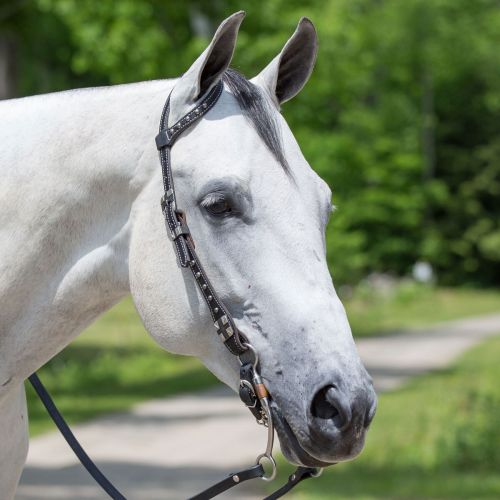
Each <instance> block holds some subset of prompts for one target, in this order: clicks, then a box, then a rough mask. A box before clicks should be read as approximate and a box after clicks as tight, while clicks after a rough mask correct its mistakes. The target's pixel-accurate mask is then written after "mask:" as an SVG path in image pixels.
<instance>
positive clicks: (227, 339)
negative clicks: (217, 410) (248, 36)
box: [29, 81, 321, 500]
mask: <svg viewBox="0 0 500 500" xmlns="http://www.w3.org/2000/svg"><path fill="white" fill-rule="evenodd" d="M222 90H223V83H222V81H219V83H217V85H215V86H214V87H213V88H212V89H211V90H210V92H208V93H207V94H206V95H205V96H204V97H203V98H201V99H200V100H199V101H198V103H197V104H196V106H195V107H194V108H193V109H192V110H191V111H190V112H189V113H187V114H186V115H185V116H184V117H182V118H181V119H180V120H179V121H177V122H176V123H175V124H174V125H172V126H171V127H168V114H169V110H170V96H169V98H168V99H167V101H166V103H165V106H164V108H163V112H162V115H161V120H160V127H159V133H158V135H157V136H156V147H157V149H158V152H159V156H160V163H161V169H162V177H163V188H164V194H163V196H162V197H161V201H160V204H161V210H162V212H163V216H164V218H165V227H166V229H167V233H168V235H169V236H170V239H171V240H172V243H173V245H174V248H175V252H176V255H177V261H178V263H179V265H180V267H181V268H188V269H189V270H190V271H191V273H192V275H193V277H194V282H195V283H196V285H197V287H198V290H199V291H200V293H201V295H202V297H203V299H204V300H205V303H206V304H207V306H208V310H209V312H210V315H211V317H212V322H213V324H214V327H215V330H216V332H217V335H218V337H219V338H220V340H221V341H222V342H223V344H224V345H225V346H226V348H227V349H228V350H229V352H230V353H231V354H233V355H234V356H236V357H237V358H238V360H239V363H240V386H239V395H240V399H241V400H242V401H243V403H244V404H245V405H246V406H247V407H248V409H249V410H250V411H251V413H252V415H253V416H254V417H255V419H256V421H257V423H258V424H260V425H263V426H265V427H267V446H266V449H265V451H264V452H263V453H261V454H260V455H259V456H258V457H257V458H256V461H255V463H254V464H253V465H252V466H250V467H248V468H246V469H243V470H241V471H239V472H235V473H231V474H229V475H228V476H227V477H226V478H224V479H222V480H221V481H219V482H218V483H216V484H214V485H212V486H210V487H209V488H207V489H206V490H204V491H202V492H201V493H199V494H198V495H195V496H193V497H191V500H208V499H210V498H213V497H215V496H216V495H219V494H220V493H223V492H224V491H227V490H229V489H230V488H233V487H234V486H237V485H238V484H241V483H243V482H245V481H248V480H250V479H256V478H260V479H263V480H264V481H272V480H273V479H274V478H275V476H276V462H275V460H274V458H273V455H272V451H273V442H274V426H273V418H272V413H271V409H270V405H269V401H270V398H271V396H270V394H269V392H268V390H267V388H266V386H265V384H264V382H263V380H262V378H261V376H260V374H259V356H258V353H257V351H256V350H255V349H254V347H253V346H252V345H251V344H250V342H249V341H248V339H247V338H246V337H245V336H244V335H243V334H242V333H241V332H240V331H239V330H238V328H237V327H236V325H235V322H234V320H233V317H232V316H231V314H230V312H229V311H228V309H227V307H226V306H225V305H224V303H223V302H222V300H221V299H220V297H219V296H218V295H217V293H216V291H215V289H214V287H213V286H212V283H211V282H210V280H209V279H208V276H207V274H206V272H205V270H204V269H203V266H202V265H201V262H200V260H199V258H198V256H197V254H196V251H195V242H194V239H193V236H192V235H191V232H190V230H189V226H188V224H187V217H186V214H185V212H184V211H183V210H181V209H179V207H178V205H177V198H176V193H175V187H174V180H173V175H172V164H171V154H170V152H171V149H172V146H173V145H174V143H175V141H176V139H177V138H178V137H179V136H180V135H181V134H182V132H183V131H184V130H186V129H187V128H188V127H190V126H191V125H193V124H194V123H196V122H197V121H198V120H199V119H200V118H201V117H202V116H203V115H205V114H206V113H207V112H208V111H210V109H212V107H213V106H214V105H215V103H216V102H217V101H218V99H219V97H220V95H221V94H222ZM29 380H30V382H31V384H32V385H33V387H34V389H35V391H36V392H37V394H38V396H39V397H40V399H41V401H42V403H43V404H44V406H45V408H46V409H47V411H48V413H49V415H50V416H51V418H52V420H53V421H54V423H55V424H56V426H57V427H58V429H59V431H60V432H61V434H62V435H63V437H64V439H66V441H67V443H68V444H69V446H70V447H71V448H72V450H73V452H74V453H75V455H76V456H77V457H78V459H79V460H80V462H81V463H82V465H83V466H84V467H85V468H86V469H87V471H88V472H89V474H90V475H91V476H92V477H93V478H94V480H95V481H96V482H97V483H98V484H99V485H100V486H101V487H102V489H103V490H104V491H105V492H106V493H107V494H108V495H109V496H110V497H111V498H113V499H114V500H126V498H125V497H124V496H123V495H122V494H121V493H120V492H119V491H118V490H117V489H116V488H115V487H114V486H113V484H112V483H111V482H110V481H109V480H108V479H107V478H106V477H105V476H104V474H103V473H102V472H101V471H100V470H99V468H98V467H97V466H96V465H95V463H94V462H93V461H92V460H91V459H90V457H89V456H88V455H87V453H86V452H85V450H84V449H83V448H82V446H81V445H80V443H79V442H78V440H77V439H76V438H75V436H74V434H73V433H72V431H71V429H70V427H69V426H68V424H67V423H66V421H65V420H64V418H63V417H62V415H61V414H60V413H59V411H58V409H57V407H56V405H55V404H54V401H53V400H52V398H51V397H50V395H49V393H48V392H47V390H46V389H45V387H44V386H43V384H42V382H41V380H40V379H39V377H38V375H37V374H36V373H34V374H33V375H31V376H30V377H29ZM264 463H267V464H268V465H267V469H269V468H270V469H271V470H270V472H266V470H265V469H264V465H263V464H264ZM320 472H321V469H316V468H313V467H298V468H297V470H296V471H295V472H294V473H293V474H292V475H291V476H290V477H289V478H288V482H287V483H285V485H283V486H282V487H281V488H279V489H278V490H276V491H275V492H274V493H272V494H271V495H269V496H267V497H266V498H265V499H264V500H275V499H277V498H280V497H282V496H283V495H284V494H285V493H287V492H288V491H290V490H291V489H292V488H294V487H295V486H296V485H297V484H299V483H300V482H301V481H303V480H304V479H308V478H310V477H316V476H318V475H319V474H320Z"/></svg>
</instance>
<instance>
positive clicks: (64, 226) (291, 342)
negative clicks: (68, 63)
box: [0, 12, 376, 499]
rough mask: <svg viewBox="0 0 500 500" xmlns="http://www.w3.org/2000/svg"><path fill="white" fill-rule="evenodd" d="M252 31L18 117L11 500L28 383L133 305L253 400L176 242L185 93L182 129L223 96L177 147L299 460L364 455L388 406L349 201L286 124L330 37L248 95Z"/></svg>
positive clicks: (10, 341) (4, 325)
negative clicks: (169, 179) (335, 222)
mask: <svg viewBox="0 0 500 500" xmlns="http://www.w3.org/2000/svg"><path fill="white" fill-rule="evenodd" d="M242 19H243V13H241V12H240V13H236V14H234V15H232V16H231V17H229V18H228V19H226V20H225V21H224V22H223V23H222V24H221V25H220V26H219V28H218V30H217V32H216V33H215V35H214V37H213V39H212V41H211V43H210V44H209V45H208V47H207V48H206V50H205V51H204V52H203V53H202V54H201V55H200V57H199V58H198V59H197V60H196V61H195V62H194V63H193V65H192V66H191V67H190V68H189V69H188V70H187V72H186V73H185V74H184V75H183V76H182V77H181V78H178V79H175V80H162V81H153V82H144V83H138V84H130V85H120V86H113V87H108V88H93V89H84V90H75V91H68V92H60V93H54V94H49V95H43V96H37V97H29V98H23V99H14V100H10V101H5V102H2V103H1V104H0V115H1V121H0V172H1V177H2V182H1V183H0V193H1V196H0V203H1V210H0V233H1V239H0V297H1V304H2V308H1V309H0V325H1V326H0V328H1V330H0V443H1V446H0V492H1V498H2V499H4V498H5V499H9V498H12V497H13V496H14V492H15V488H16V485H17V482H18V479H19V476H20V473H21V471H22V467H23V464H24V460H25V457H26V453H27V446H28V438H27V412H26V402H25V396H24V387H23V382H24V380H25V379H26V378H27V377H28V376H29V375H30V374H31V373H33V372H34V371H36V370H37V369H38V368H39V367H40V366H42V365H43V364H44V363H46V362H47V361H48V360H50V359H51V358H52V357H53V356H54V355H55V354H57V353H58V352H59V351H60V350H61V349H63V348H64V347H65V346H66V345H67V344H68V343H69V342H71V340H73V339H74V338H75V337H76V336H77V335H78V334H79V333H80V332H81V331H82V330H83V329H84V328H85V327H86V326H87V325H89V324H90V323H91V322H92V321H94V320H95V319H96V318H97V317H98V316H99V315H100V314H101V313H102V312H104V311H106V310H107V309H109V308H110V307H112V306H113V305H114V304H116V303H117V302H118V301H119V300H120V299H121V298H123V297H124V296H125V295H126V294H128V293H131V294H132V297H133V300H134V302H135V305H136V307H137V310H138V312H139V314H140V316H141V318H142V321H143V323H144V325H145V327H146V329H147V330H148V332H149V333H150V335H151V336H152V337H153V338H154V339H155V340H156V341H157V342H158V343H159V344H160V345H161V346H162V347H164V348H165V349H167V350H169V351H171V352H175V353H181V354H186V355H191V356H196V357H198V358H200V359H201V360H202V362H203V363H204V364H205V365H206V366H207V367H208V368H209V369H210V370H211V371H212V372H213V373H214V374H215V375H216V376H217V377H218V378H220V379H221V380H222V381H223V382H225V383H226V384H228V385H229V386H231V387H232V388H234V389H235V390H237V389H238V384H239V364H238V361H237V359H236V358H235V357H234V356H232V355H231V354H230V353H229V352H228V351H227V350H226V349H225V348H224V346H223V345H222V343H221V342H220V341H219V339H218V338H217V336H216V335H214V334H213V324H212V318H211V317H210V315H209V312H208V310H207V308H206V305H205V304H204V302H203V300H202V297H201V294H200V292H199V291H198V290H197V288H196V285H195V283H194V282H193V279H192V276H189V274H188V273H187V272H186V271H185V270H184V269H181V268H180V267H179V265H178V262H177V257H176V253H175V250H174V248H173V247H172V245H171V244H170V243H169V241H168V238H167V237H166V235H165V227H164V222H163V217H162V214H161V211H160V210H159V199H160V197H161V195H162V189H163V187H162V178H161V171H160V168H159V166H158V158H157V151H156V148H155V144H154V138H155V135H156V133H157V131H156V127H157V123H158V120H159V117H160V115H161V112H162V108H163V105H164V102H165V99H166V97H167V96H168V95H169V94H170V92H171V97H170V115H169V126H170V125H172V124H173V123H175V122H176V121H177V120H178V119H179V118H180V117H182V116H184V115H185V114H186V113H187V112H189V110H190V109H192V108H193V107H194V106H195V105H196V103H197V102H198V101H199V100H200V99H201V98H202V97H203V96H204V95H205V94H206V93H207V92H209V91H210V90H211V89H213V88H214V86H216V85H219V84H220V82H222V84H223V91H222V94H221V96H220V98H219V100H218V102H217V103H216V104H215V105H214V107H213V108H212V109H210V111H208V112H207V114H206V115H205V116H204V117H203V118H202V119H200V120H199V121H198V122H197V123H196V124H195V125H194V126H193V127H191V128H189V129H188V130H186V131H185V132H183V133H182V135H181V136H180V137H179V138H178V140H177V142H176V144H175V147H174V148H173V149H172V165H173V176H174V180H175V185H176V191H177V198H178V202H179V203H181V204H182V208H183V209H184V210H185V213H186V214H187V217H188V219H189V226H190V228H191V231H192V233H193V234H194V235H196V244H197V246H196V250H197V253H198V255H199V256H200V259H201V260H202V262H203V264H204V267H205V269H206V271H207V273H208V274H209V275H210V278H211V280H212V282H213V284H214V286H215V287H216V289H217V291H218V293H219V294H220V297H221V299H222V300H223V301H224V303H225V304H226V306H227V308H228V310H229V311H230V312H231V315H232V316H233V318H234V321H235V323H236V326H237V328H238V329H239V330H240V331H241V332H242V333H243V334H244V335H245V337H246V338H247V339H248V340H249V342H251V344H252V345H253V346H254V348H255V349H256V351H257V352H258V353H259V358H260V363H259V367H260V372H261V375H262V378H263V380H264V381H265V384H266V386H267V388H268V390H269V392H270V394H271V410H272V415H273V421H274V423H275V426H276V428H277V432H278V436H279V439H280V443H281V449H282V451H283V453H284V454H285V457H286V458H287V459H288V460H290V461H291V462H293V463H296V464H302V465H306V466H326V465H329V464H332V463H335V462H338V461H342V460H347V459H350V458H353V457H354V456H356V455H357V454H358V453H359V452H360V450H361V449H362V447H363V443H364V437H365V431H366V429H367V428H368V425H369V424H370V421H371V419H372V418H373V415H374V412H375V407H376V397H375V393H374V391H373V388H372V383H371V379H370V377H369V376H368V374H367V372H366V370H365V369H364V367H363V365H362V363H361V361H360V359H359V357H358V354H357V352H356V348H355V345H354V342H353V339H352V335H351V331H350V328H349V324H348V321H347V318H346V314H345V311H344V308H343V306H342V304H341V302H340V300H339V298H338V297H337V295H336V293H335V290H334V287H333V283H332V280H331V277H330V274H329V271H328V267H327V263H326V255H325V254H326V252H325V227H326V224H327V222H328V218H329V215H330V213H331V208H332V206H331V192H330V189H329V188H328V186H327V185H326V183H325V182H323V181H322V180H321V179H320V178H319V177H318V176H317V175H316V173H315V172H314V171H313V170H312V169H311V167H310V166H309V165H308V163H307V161H306V160H305V159H304V157H303V155H302V153H301V151H300V148H299V146H298V144H297V142H296V141H295V139H294V137H293V135H292V133H291V131H290V129H289V127H288V126H287V124H286V122H285V120H284V118H283V116H282V115H281V114H280V106H281V104H282V103H283V102H285V101H288V100H289V99H291V98H292V97H294V96H295V95H296V94H297V93H298V92H299V91H300V90H301V89H302V87H303V86H304V84H305V83H306V81H307V80H308V78H309V76H310V74H311V71H312V69H313V66H314V62H315V58H316V51H317V38H316V32H315V29H314V26H313V25H312V23H311V22H310V21H309V20H308V19H305V18H303V19H302V20H301V21H300V22H299V25H298V27H297V29H296V31H295V33H294V34H293V35H292V37H291V38H290V39H289V40H288V41H287V43H286V44H285V46H284V48H283V49H282V51H281V52H280V53H279V54H278V55H277V56H276V58H275V59H273V60H272V61H271V62H270V64H269V65H268V66H267V67H266V68H264V69H263V71H262V72H261V73H259V74H258V75H257V76H256V77H254V78H253V79H251V80H247V79H246V78H244V77H243V76H242V75H240V74H239V73H237V72H235V71H234V70H231V69H230V68H229V65H230V62H231V58H232V55H233V51H234V47H235V44H236V38H237V33H238V29H239V26H240V23H241V21H242ZM167 56H168V55H167V54H166V55H165V57H167Z"/></svg>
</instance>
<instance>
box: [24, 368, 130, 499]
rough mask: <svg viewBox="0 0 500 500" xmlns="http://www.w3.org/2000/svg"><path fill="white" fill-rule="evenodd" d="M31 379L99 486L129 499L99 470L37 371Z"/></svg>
mask: <svg viewBox="0 0 500 500" xmlns="http://www.w3.org/2000/svg"><path fill="white" fill-rule="evenodd" d="M29 381H30V382H31V385H32V386H33V389H35V391H36V393H37V394H38V397H39V398H40V400H41V401H42V403H43V405H44V406H45V408H46V409H47V412H48V413H49V415H50V418H52V420H53V421H54V423H55V424H56V426H57V428H58V429H59V431H60V432H61V434H62V435H63V437H64V439H65V440H66V442H67V443H68V444H69V446H70V448H71V449H72V450H73V452H74V453H75V455H76V456H77V457H78V460H80V462H81V464H82V465H83V466H84V467H85V468H86V469H87V471H88V473H89V474H90V475H91V476H92V477H93V478H94V480H95V481H96V482H97V483H98V484H99V486H100V487H101V488H102V489H103V490H104V491H105V492H106V493H107V494H108V495H109V496H110V497H111V498H113V499H114V500H127V499H126V498H125V497H124V496H123V495H122V494H121V493H120V492H119V491H118V490H117V489H116V488H115V487H114V486H113V485H112V484H111V482H110V481H109V479H108V478H107V477H106V476H105V475H104V474H103V473H102V472H101V471H100V470H99V468H98V467H97V465H96V464H95V463H94V462H93V461H92V459H91V458H90V457H89V456H88V455H87V453H86V452H85V450H84V449H83V448H82V445H81V444H80V443H79V442H78V440H77V439H76V437H75V435H74V434H73V432H72V431H71V429H70V428H69V425H68V424H67V423H66V420H64V417H63V416H62V415H61V414H60V413H59V410H58V409H57V406H56V405H55V403H54V401H53V399H52V398H51V397H50V394H49V393H48V392H47V389H45V386H44V385H43V384H42V381H41V380H40V379H39V378H38V375H37V374H36V373H33V375H31V376H30V377H29Z"/></svg>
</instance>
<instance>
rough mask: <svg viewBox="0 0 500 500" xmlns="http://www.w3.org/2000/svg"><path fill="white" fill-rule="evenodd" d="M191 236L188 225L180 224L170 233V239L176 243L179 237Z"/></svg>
mask: <svg viewBox="0 0 500 500" xmlns="http://www.w3.org/2000/svg"><path fill="white" fill-rule="evenodd" d="M189 234H191V233H190V232H189V228H188V227H187V225H186V224H179V225H178V226H175V227H174V229H173V230H172V231H170V239H171V240H172V241H175V240H176V239H177V238H178V237H179V236H182V235H186V236H187V235H189Z"/></svg>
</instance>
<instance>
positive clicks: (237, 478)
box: [189, 464, 265, 500]
mask: <svg viewBox="0 0 500 500" xmlns="http://www.w3.org/2000/svg"><path fill="white" fill-rule="evenodd" d="M264 474H265V472H264V467H262V465H260V464H257V465H253V466H252V467H249V468H248V469H244V470H242V471H240V472H236V473H234V474H229V476H228V477H227V478H225V479H223V480H222V481H219V482H218V483H215V484H214V485H213V486H210V488H207V489H206V490H204V491H202V492H201V493H198V495H195V496H194V497H191V498H189V500H208V499H210V498H213V497H215V496H217V495H220V494H221V493H223V492H224V491H227V490H229V489H231V488H233V487H234V486H236V485H238V484H241V483H243V482H245V481H248V480H249V479H256V478H258V477H262V476H263V475H264Z"/></svg>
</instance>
